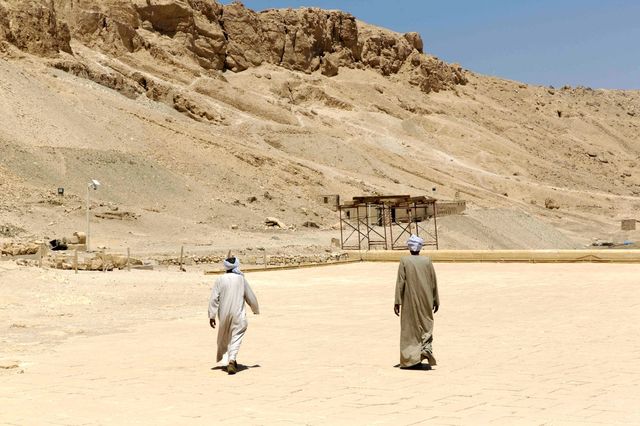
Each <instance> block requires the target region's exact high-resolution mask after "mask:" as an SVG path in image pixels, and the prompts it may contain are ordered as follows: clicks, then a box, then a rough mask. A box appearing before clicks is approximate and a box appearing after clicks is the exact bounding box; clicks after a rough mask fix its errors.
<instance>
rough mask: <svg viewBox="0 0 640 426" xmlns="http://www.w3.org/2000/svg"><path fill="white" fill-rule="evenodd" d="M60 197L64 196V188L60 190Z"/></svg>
mask: <svg viewBox="0 0 640 426" xmlns="http://www.w3.org/2000/svg"><path fill="white" fill-rule="evenodd" d="M58 195H60V196H63V195H64V188H58Z"/></svg>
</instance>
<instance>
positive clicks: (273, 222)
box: [264, 217, 287, 229]
mask: <svg viewBox="0 0 640 426" xmlns="http://www.w3.org/2000/svg"><path fill="white" fill-rule="evenodd" d="M264 224H265V225H267V226H270V227H276V226H277V227H278V228H283V229H284V228H286V227H287V225H285V224H284V222H282V221H281V220H280V219H278V218H277V217H268V218H266V219H265V220H264Z"/></svg>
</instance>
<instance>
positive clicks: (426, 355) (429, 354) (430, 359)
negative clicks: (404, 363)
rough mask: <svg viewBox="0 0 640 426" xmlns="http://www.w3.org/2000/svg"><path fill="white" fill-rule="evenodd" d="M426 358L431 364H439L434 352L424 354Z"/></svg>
mask: <svg viewBox="0 0 640 426" xmlns="http://www.w3.org/2000/svg"><path fill="white" fill-rule="evenodd" d="M424 358H425V359H426V360H427V362H428V363H429V365H437V363H436V358H435V357H434V356H433V354H432V353H431V352H427V353H426V354H425V355H424Z"/></svg>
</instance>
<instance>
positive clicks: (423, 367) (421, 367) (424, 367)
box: [393, 363, 433, 371]
mask: <svg viewBox="0 0 640 426" xmlns="http://www.w3.org/2000/svg"><path fill="white" fill-rule="evenodd" d="M393 367H394V368H398V369H400V370H409V371H412V370H413V371H431V370H433V368H431V366H430V365H429V364H422V363H420V364H417V365H414V366H413V367H408V368H400V364H396V365H394V366H393Z"/></svg>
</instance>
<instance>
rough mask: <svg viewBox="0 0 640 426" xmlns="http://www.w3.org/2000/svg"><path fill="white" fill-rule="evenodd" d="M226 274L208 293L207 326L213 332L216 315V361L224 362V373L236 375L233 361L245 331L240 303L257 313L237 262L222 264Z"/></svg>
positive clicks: (252, 295) (227, 261) (256, 303)
mask: <svg viewBox="0 0 640 426" xmlns="http://www.w3.org/2000/svg"><path fill="white" fill-rule="evenodd" d="M224 267H225V269H226V273H225V274H224V275H222V276H220V277H218V279H216V282H215V284H214V286H213V290H212V291H211V298H210V299H209V325H210V326H211V327H212V328H216V315H217V316H218V318H219V319H220V324H219V328H218V354H217V358H216V360H217V361H218V362H220V361H221V360H222V359H225V360H226V361H227V373H229V374H235V373H236V372H237V371H238V364H237V362H236V357H237V356H238V351H239V350H240V345H241V344H242V338H243V337H244V333H245V332H246V331H247V314H246V312H245V309H244V303H245V302H247V304H248V305H249V306H250V307H251V310H252V311H253V313H254V314H256V315H257V314H259V313H260V308H259V307H258V299H256V296H255V294H254V293H253V290H251V287H249V283H248V282H247V280H246V279H245V278H244V274H243V273H242V272H240V269H239V268H240V261H239V260H238V259H237V258H235V257H232V258H229V259H226V260H225V261H224Z"/></svg>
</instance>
